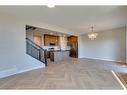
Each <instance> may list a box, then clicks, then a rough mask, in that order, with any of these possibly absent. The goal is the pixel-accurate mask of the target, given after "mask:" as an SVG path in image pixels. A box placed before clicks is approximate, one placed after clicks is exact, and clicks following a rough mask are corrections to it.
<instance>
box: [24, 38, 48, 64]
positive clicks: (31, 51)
mask: <svg viewBox="0 0 127 95" xmlns="http://www.w3.org/2000/svg"><path fill="white" fill-rule="evenodd" d="M26 53H27V54H28V55H30V56H32V57H33V58H35V59H37V60H39V61H41V62H43V63H44V64H45V66H47V50H45V49H43V48H42V47H40V46H39V45H37V44H36V43H34V42H33V41H32V40H30V39H28V38H26Z"/></svg>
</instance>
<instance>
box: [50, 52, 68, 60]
mask: <svg viewBox="0 0 127 95" xmlns="http://www.w3.org/2000/svg"><path fill="white" fill-rule="evenodd" d="M69 52H70V50H53V51H50V60H51V61H54V62H59V61H62V60H66V59H68V58H69Z"/></svg>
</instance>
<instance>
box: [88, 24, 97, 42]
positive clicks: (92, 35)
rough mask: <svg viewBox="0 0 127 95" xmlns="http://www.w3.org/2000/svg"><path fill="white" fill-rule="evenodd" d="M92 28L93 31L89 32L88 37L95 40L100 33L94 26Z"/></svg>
mask: <svg viewBox="0 0 127 95" xmlns="http://www.w3.org/2000/svg"><path fill="white" fill-rule="evenodd" d="M91 30H92V32H91V33H89V34H88V38H90V39H91V40H94V39H95V38H96V37H97V35H98V33H95V32H93V26H92V27H91Z"/></svg>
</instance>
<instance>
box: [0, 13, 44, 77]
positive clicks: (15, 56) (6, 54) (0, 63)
mask: <svg viewBox="0 0 127 95" xmlns="http://www.w3.org/2000/svg"><path fill="white" fill-rule="evenodd" d="M25 25H26V23H25V22H22V21H20V19H16V18H15V17H11V16H8V15H2V14H1V15H0V78H1V77H5V76H9V75H12V74H16V73H21V72H24V71H28V70H32V69H36V68H41V67H44V66H45V65H44V64H43V63H41V62H40V61H38V60H36V59H34V58H32V57H31V56H29V55H27V54H26V42H25V38H26V31H25Z"/></svg>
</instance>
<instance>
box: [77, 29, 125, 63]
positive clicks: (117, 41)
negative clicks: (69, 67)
mask: <svg viewBox="0 0 127 95" xmlns="http://www.w3.org/2000/svg"><path fill="white" fill-rule="evenodd" d="M98 34H99V35H98V36H97V38H96V39H95V40H90V39H89V38H88V36H87V34H84V35H81V36H79V40H78V42H79V58H92V59H101V60H109V61H118V62H123V63H125V61H126V54H125V53H126V50H125V49H126V41H125V40H126V36H125V34H126V32H125V27H122V28H117V29H112V30H108V31H103V32H98Z"/></svg>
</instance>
